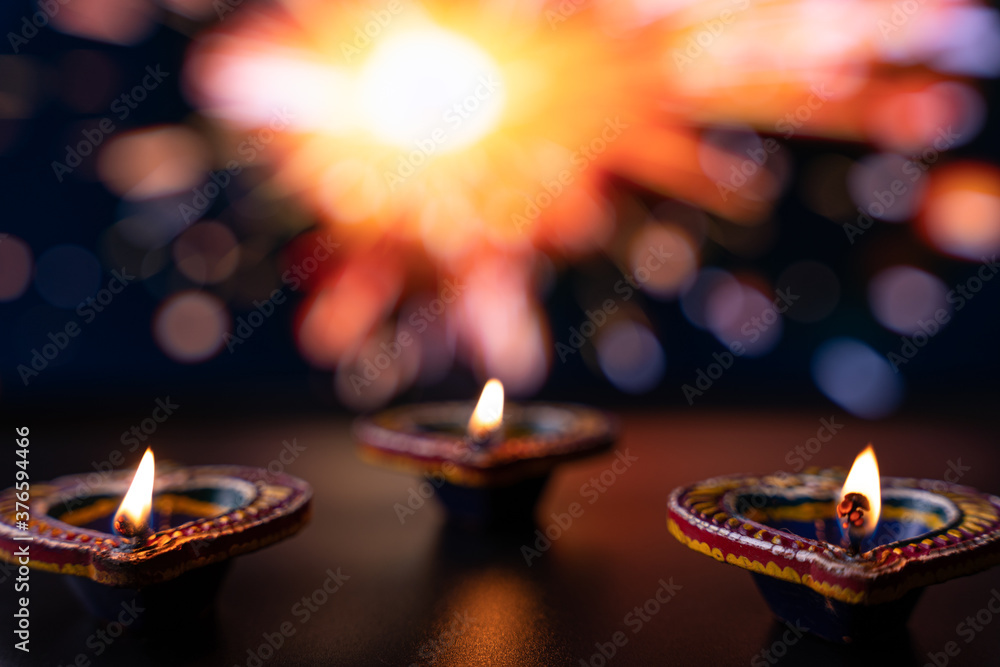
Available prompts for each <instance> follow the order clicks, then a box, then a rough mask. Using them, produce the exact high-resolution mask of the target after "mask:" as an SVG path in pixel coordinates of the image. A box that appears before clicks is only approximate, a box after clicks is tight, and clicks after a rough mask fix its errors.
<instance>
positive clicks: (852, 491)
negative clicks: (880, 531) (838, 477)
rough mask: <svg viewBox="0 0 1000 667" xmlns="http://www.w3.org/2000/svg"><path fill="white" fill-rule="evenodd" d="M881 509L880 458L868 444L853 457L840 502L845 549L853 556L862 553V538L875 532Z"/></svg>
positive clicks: (838, 510) (838, 515) (839, 513)
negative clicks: (877, 457) (876, 456)
mask: <svg viewBox="0 0 1000 667" xmlns="http://www.w3.org/2000/svg"><path fill="white" fill-rule="evenodd" d="M881 512H882V491H881V482H880V480H879V472H878V461H877V460H876V459H875V450H874V449H873V448H872V446H871V445H868V447H866V448H865V450H864V451H863V452H861V453H860V454H858V457H857V458H856V459H854V465H853V466H851V472H850V473H849V474H848V475H847V479H846V480H845V481H844V488H843V489H842V490H841V493H840V503H838V505H837V518H838V519H839V520H840V530H841V534H842V535H843V540H844V548H845V549H847V550H848V551H850V552H851V553H852V554H854V555H857V554H858V553H860V551H861V542H862V540H864V539H865V538H866V537H869V536H871V535H872V534H873V533H874V532H875V528H876V527H877V526H878V519H879V515H880V514H881Z"/></svg>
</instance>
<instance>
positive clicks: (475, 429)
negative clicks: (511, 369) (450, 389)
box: [467, 379, 503, 449]
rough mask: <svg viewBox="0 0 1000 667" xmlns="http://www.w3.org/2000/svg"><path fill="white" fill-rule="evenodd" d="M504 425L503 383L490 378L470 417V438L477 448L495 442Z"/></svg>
mask: <svg viewBox="0 0 1000 667" xmlns="http://www.w3.org/2000/svg"><path fill="white" fill-rule="evenodd" d="M501 426H503V384H502V383H501V382H500V380H496V379H494V380H490V381H489V382H487V383H486V386H484V387H483V393H482V394H480V395H479V402H478V403H477V404H476V409H475V410H473V411H472V416H471V417H470V418H469V426H468V429H467V430H468V433H469V440H470V442H471V444H472V446H473V447H474V448H476V449H480V448H483V447H485V446H487V445H490V444H493V443H495V442H496V440H497V435H498V434H499V433H500V428H501Z"/></svg>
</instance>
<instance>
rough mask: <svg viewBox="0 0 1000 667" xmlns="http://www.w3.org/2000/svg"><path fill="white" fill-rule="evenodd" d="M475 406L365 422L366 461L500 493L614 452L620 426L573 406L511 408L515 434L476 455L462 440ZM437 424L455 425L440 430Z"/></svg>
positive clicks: (404, 412)
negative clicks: (515, 484)
mask: <svg viewBox="0 0 1000 667" xmlns="http://www.w3.org/2000/svg"><path fill="white" fill-rule="evenodd" d="M472 408H473V405H472V404H470V403H467V402H442V403H425V404H419V405H409V406H400V407H397V408H392V409H389V410H384V411H382V412H379V413H376V414H374V415H370V416H365V417H360V418H359V419H358V420H357V421H355V423H354V433H355V436H356V437H357V439H358V440H359V442H360V453H361V456H362V458H364V459H365V460H367V461H369V462H371V463H376V464H381V465H385V466H388V467H390V468H395V469H398V470H402V471H404V472H409V473H416V474H423V475H436V476H441V477H443V478H444V479H446V480H447V481H448V482H451V483H452V484H457V485H460V486H499V485H505V484H510V483H513V482H516V481H518V480H521V479H525V478H528V477H534V476H541V475H545V474H547V473H548V472H550V471H551V470H552V468H554V467H555V466H556V465H558V464H560V463H562V462H564V461H569V460H573V459H577V458H583V457H586V456H591V455H593V454H596V453H599V452H603V451H606V450H608V449H610V448H611V446H612V445H613V444H614V441H615V439H616V437H617V431H618V428H617V424H616V422H615V421H614V420H613V419H612V418H611V417H610V416H609V415H607V414H605V413H604V412H601V411H600V410H597V409H594V408H589V407H585V406H581V405H574V404H556V403H531V404H524V405H518V404H510V405H508V406H507V407H506V408H505V410H504V422H505V424H508V425H509V426H510V430H511V431H512V432H511V435H510V436H509V437H505V438H503V439H502V440H501V441H500V442H498V443H497V444H496V445H495V446H492V447H483V448H481V449H475V448H470V447H469V444H468V439H467V438H466V437H465V436H464V435H463V434H462V432H463V431H464V428H465V424H466V422H467V421H468V418H469V415H470V414H471V413H472ZM434 425H449V426H450V427H451V428H450V429H448V430H439V431H434V430H433V428H432V426H434Z"/></svg>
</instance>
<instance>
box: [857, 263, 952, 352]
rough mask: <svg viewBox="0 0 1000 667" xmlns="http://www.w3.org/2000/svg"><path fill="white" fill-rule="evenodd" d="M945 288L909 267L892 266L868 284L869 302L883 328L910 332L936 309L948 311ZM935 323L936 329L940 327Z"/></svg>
mask: <svg viewBox="0 0 1000 667" xmlns="http://www.w3.org/2000/svg"><path fill="white" fill-rule="evenodd" d="M947 294H948V288H947V286H945V284H944V283H943V282H941V280H940V279H939V278H937V277H936V276H932V275H931V274H929V273H927V272H926V271H921V270H920V269H917V268H914V267H912V266H892V267H889V268H887V269H883V270H882V271H880V272H879V273H878V274H876V275H875V276H874V277H873V278H872V280H871V282H870V283H869V284H868V302H869V304H870V305H871V309H872V314H874V315H875V319H877V320H878V321H879V323H880V324H881V325H882V326H884V327H885V328H886V329H889V330H891V331H895V332H896V333H899V334H904V335H909V334H912V333H915V332H917V331H920V330H921V326H920V324H921V323H924V324H925V325H926V323H927V322H929V321H931V320H934V319H935V314H936V313H937V312H938V311H939V310H944V311H945V312H946V313H947V312H949V311H950V308H949V307H948V303H947V301H946V296H947ZM939 324H940V323H939V322H938V323H935V324H934V326H935V330H936V328H937V327H938V326H939Z"/></svg>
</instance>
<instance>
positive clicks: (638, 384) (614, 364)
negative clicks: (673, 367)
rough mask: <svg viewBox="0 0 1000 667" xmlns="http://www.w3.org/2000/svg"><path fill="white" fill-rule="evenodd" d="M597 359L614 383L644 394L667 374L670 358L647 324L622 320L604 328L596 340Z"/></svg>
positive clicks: (621, 387)
mask: <svg viewBox="0 0 1000 667" xmlns="http://www.w3.org/2000/svg"><path fill="white" fill-rule="evenodd" d="M595 345H596V347H597V363H598V364H599V365H600V367H601V370H602V371H604V375H605V376H607V378H608V380H610V381H611V384H613V385H615V386H616V387H618V388H619V389H621V390H622V391H624V392H627V393H629V394H643V393H645V392H647V391H649V390H650V389H653V388H654V387H656V385H658V384H659V383H660V380H661V379H662V378H663V371H664V370H665V369H666V366H667V358H666V355H665V354H664V352H663V347H661V346H660V341H658V340H656V336H654V335H653V332H651V331H650V330H649V329H648V328H647V327H645V326H643V325H642V324H639V323H637V322H631V321H619V322H615V323H613V324H609V325H608V326H607V328H606V329H604V330H603V331H601V332H600V334H599V335H598V337H597V341H596V343H595Z"/></svg>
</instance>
